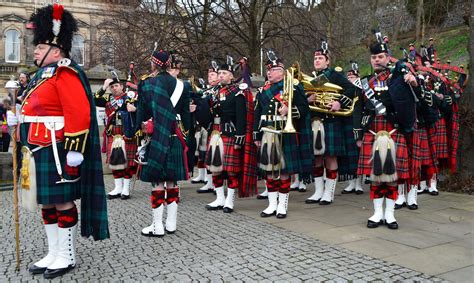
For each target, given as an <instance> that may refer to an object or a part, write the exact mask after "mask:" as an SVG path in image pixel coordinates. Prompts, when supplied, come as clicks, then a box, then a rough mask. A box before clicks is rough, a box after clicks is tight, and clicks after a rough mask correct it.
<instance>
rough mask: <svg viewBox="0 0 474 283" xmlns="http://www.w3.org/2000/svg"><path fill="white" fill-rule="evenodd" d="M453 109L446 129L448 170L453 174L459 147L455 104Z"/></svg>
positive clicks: (457, 116) (457, 115)
mask: <svg viewBox="0 0 474 283" xmlns="http://www.w3.org/2000/svg"><path fill="white" fill-rule="evenodd" d="M453 108H454V109H453V115H452V117H451V120H448V122H447V127H446V131H447V136H448V147H449V159H448V168H449V170H450V171H451V173H455V172H456V170H457V153H458V146H459V113H458V110H457V105H456V104H455V105H453Z"/></svg>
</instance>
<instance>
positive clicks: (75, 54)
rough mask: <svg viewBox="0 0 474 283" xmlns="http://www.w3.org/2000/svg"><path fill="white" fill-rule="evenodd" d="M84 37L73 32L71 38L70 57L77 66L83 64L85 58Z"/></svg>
mask: <svg viewBox="0 0 474 283" xmlns="http://www.w3.org/2000/svg"><path fill="white" fill-rule="evenodd" d="M84 51H85V48H84V37H82V35H78V34H75V35H74V36H73V38H72V47H71V59H72V60H74V61H75V62H76V63H77V64H78V65H79V66H84V58H85V52H84Z"/></svg>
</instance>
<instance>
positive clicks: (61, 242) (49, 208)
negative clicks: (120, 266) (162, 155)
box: [13, 4, 109, 279]
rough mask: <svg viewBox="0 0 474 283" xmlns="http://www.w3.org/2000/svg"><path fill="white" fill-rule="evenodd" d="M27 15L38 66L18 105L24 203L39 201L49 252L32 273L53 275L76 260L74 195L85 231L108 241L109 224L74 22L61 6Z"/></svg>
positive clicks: (33, 206)
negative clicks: (74, 52)
mask: <svg viewBox="0 0 474 283" xmlns="http://www.w3.org/2000/svg"><path fill="white" fill-rule="evenodd" d="M30 20H31V22H32V23H34V26H35V28H34V29H33V34H34V38H33V43H34V44H35V45H36V47H35V50H34V60H35V61H34V62H35V65H36V66H37V67H38V68H39V69H38V71H37V72H36V73H35V74H34V76H33V77H32V79H31V82H30V83H29V85H28V87H27V89H26V91H25V94H24V96H23V102H22V106H21V110H20V125H19V137H20V141H21V143H22V145H23V148H22V152H23V160H22V169H21V187H22V201H23V206H25V207H27V208H29V209H30V210H35V209H36V205H37V204H41V205H42V209H41V214H42V218H43V223H44V228H45V231H46V237H47V243H48V254H47V255H46V256H45V257H44V258H42V259H41V260H40V261H37V262H35V263H34V264H33V265H31V266H30V268H29V271H30V272H31V273H33V274H41V273H43V274H44V278H47V279H51V278H55V277H57V276H61V275H63V274H65V273H67V272H68V271H69V270H71V269H73V268H74V267H75V266H76V264H77V262H76V241H75V240H76V231H77V227H78V211H77V208H76V205H75V203H74V201H75V200H77V199H81V235H82V236H83V237H89V236H93V238H94V240H103V239H107V238H109V229H108V222H107V205H106V198H105V188H104V181H103V174H102V162H101V156H100V155H101V153H100V146H99V136H98V129H97V128H98V127H97V121H96V110H95V105H94V100H93V96H92V92H91V89H90V86H89V82H88V80H87V77H86V75H85V73H84V72H83V71H82V69H81V68H80V67H79V65H78V64H77V63H76V62H74V61H73V60H71V59H70V58H69V53H70V51H71V44H72V37H73V34H74V33H75V32H77V22H76V20H75V19H74V17H73V16H72V14H71V13H70V12H69V11H67V10H65V9H64V7H63V6H62V5H59V4H54V5H48V6H46V7H43V8H40V9H37V10H36V12H35V13H34V14H33V15H32V16H31V18H30ZM13 117H14V116H13Z"/></svg>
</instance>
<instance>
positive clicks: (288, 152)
mask: <svg viewBox="0 0 474 283" xmlns="http://www.w3.org/2000/svg"><path fill="white" fill-rule="evenodd" d="M281 146H282V152H283V154H282V155H283V158H284V161H285V162H284V164H285V167H284V168H283V169H281V170H280V173H281V174H299V173H300V172H301V163H300V156H299V146H300V143H299V140H298V136H297V134H283V135H282V141H281ZM260 157H261V156H260V150H259V158H258V159H259V160H260ZM259 170H260V171H262V173H263V175H265V174H272V171H264V170H262V169H261V168H259ZM277 171H278V170H274V173H278V172H277Z"/></svg>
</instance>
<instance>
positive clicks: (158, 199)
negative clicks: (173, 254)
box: [137, 50, 190, 237]
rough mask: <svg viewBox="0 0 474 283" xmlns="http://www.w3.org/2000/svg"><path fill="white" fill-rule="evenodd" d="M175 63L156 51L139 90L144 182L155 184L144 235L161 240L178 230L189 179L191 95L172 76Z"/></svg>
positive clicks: (139, 119) (167, 55)
mask: <svg viewBox="0 0 474 283" xmlns="http://www.w3.org/2000/svg"><path fill="white" fill-rule="evenodd" d="M175 63H176V62H174V63H173V58H172V56H171V54H170V53H169V52H168V51H164V50H159V51H157V50H155V51H153V54H152V56H151V69H152V73H151V75H149V76H147V77H145V78H144V79H143V80H142V81H141V82H140V84H139V87H138V107H137V125H141V128H142V129H141V130H142V131H143V133H144V134H145V138H144V140H143V141H142V142H141V146H140V147H139V150H138V155H139V160H140V163H142V164H143V167H142V169H141V172H140V175H139V178H140V180H142V181H144V182H149V183H151V184H152V186H153V190H152V192H151V207H152V215H153V217H152V224H151V225H150V226H148V227H145V228H143V229H142V232H141V233H142V235H144V236H152V237H162V236H164V234H165V230H166V232H167V233H174V232H175V231H176V225H177V224H176V223H177V214H178V203H179V200H180V194H179V187H178V181H181V180H187V179H188V168H187V158H186V156H187V155H186V151H187V147H186V141H185V135H186V133H187V132H188V130H189V127H190V113H189V102H190V97H189V93H188V92H187V91H185V90H186V89H185V87H184V83H183V81H181V80H179V79H177V78H176V77H175V76H173V75H172V74H174V75H176V74H177V73H178V71H177V70H176V69H178V66H177V65H176V64H175ZM165 206H166V207H167V216H166V223H165V226H163V220H162V219H163V212H164V207H165Z"/></svg>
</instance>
